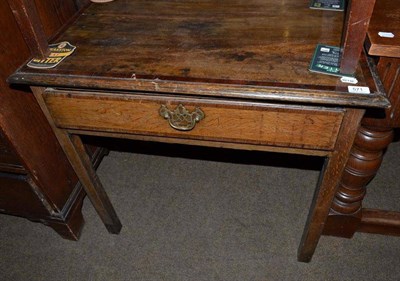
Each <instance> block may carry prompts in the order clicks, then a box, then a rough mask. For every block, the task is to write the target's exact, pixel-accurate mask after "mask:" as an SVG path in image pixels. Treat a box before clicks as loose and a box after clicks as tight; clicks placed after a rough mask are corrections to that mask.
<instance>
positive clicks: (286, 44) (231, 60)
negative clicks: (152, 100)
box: [10, 0, 387, 106]
mask: <svg viewBox="0 0 400 281" xmlns="http://www.w3.org/2000/svg"><path fill="white" fill-rule="evenodd" d="M378 2H379V1H378ZM343 16H344V15H343V13H341V12H334V11H321V10H313V9H310V8H309V0H285V1H281V0H279V1H278V0H229V1H228V0H219V1H215V0H213V1H212V0H204V1H187V0H177V1H163V0H135V1H131V0H118V1H114V2H110V3H106V4H92V5H91V6H90V7H89V8H88V10H86V12H85V13H84V14H83V15H82V16H80V17H79V18H78V20H77V21H76V22H75V23H74V24H73V25H72V26H71V27H70V28H69V29H67V31H66V32H65V33H64V34H62V35H61V36H60V37H59V38H57V39H56V40H55V41H56V42H61V41H68V42H70V43H71V44H73V45H75V46H76V47H77V49H76V50H75V52H74V54H73V55H72V56H70V57H68V58H67V59H65V60H64V61H63V62H61V64H60V65H58V66H57V67H56V68H54V69H49V70H38V69H31V68H28V67H26V66H23V67H22V68H21V69H19V71H18V72H17V73H16V74H15V75H14V76H12V77H11V78H10V81H11V82H16V83H26V84H34V85H38V84H39V85H46V86H49V85H51V86H58V87H81V88H100V89H110V90H141V91H157V92H169V93H171V92H174V93H184V94H196V95H217V96H218V95H222V96H231V97H243V96H244V97H249V98H262V99H266V98H268V99H271V98H272V99H277V100H289V101H299V102H307V101H313V102H317V103H318V102H320V103H328V104H352V105H368V104H369V105H372V106H385V105H387V101H385V100H384V98H383V97H382V95H380V93H378V91H377V90H376V89H374V88H373V89H371V90H372V92H373V94H371V95H360V94H349V93H348V90H347V86H348V85H349V84H344V83H342V82H341V81H340V78H338V77H334V76H328V75H323V74H316V73H312V72H310V71H309V70H308V68H309V64H310V62H311V59H312V56H313V53H314V49H315V47H316V45H317V44H318V43H322V44H327V45H332V46H339V45H340V39H341V30H342V24H343ZM361 64H362V65H363V67H359V69H358V71H357V72H356V77H357V79H358V81H359V84H358V86H365V85H366V84H367V82H368V86H370V85H371V81H372V76H370V75H369V74H368V73H367V74H366V72H365V71H364V70H362V68H363V69H366V62H365V61H362V63H361ZM372 84H374V83H372ZM310 90H311V91H313V94H312V95H311V94H310ZM289 92H290V93H289ZM374 93H377V94H374Z"/></svg>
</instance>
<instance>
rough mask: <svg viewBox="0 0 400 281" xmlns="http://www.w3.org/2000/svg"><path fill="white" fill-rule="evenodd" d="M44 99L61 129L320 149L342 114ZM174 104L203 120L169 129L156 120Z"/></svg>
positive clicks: (137, 97)
mask: <svg viewBox="0 0 400 281" xmlns="http://www.w3.org/2000/svg"><path fill="white" fill-rule="evenodd" d="M44 99H45V102H46V104H47V106H48V108H49V111H50V113H51V115H52V116H53V118H54V121H55V123H56V125H57V126H59V127H62V128H68V129H78V130H86V131H107V132H118V133H130V134H139V135H151V136H162V137H175V138H187V139H201V140H210V141H222V142H234V143H235V142H236V143H249V144H258V145H272V146H280V147H294V148H308V149H323V150H330V149H332V148H333V147H334V143H335V140H336V136H337V134H338V132H339V128H340V125H341V122H342V119H343V115H344V112H343V111H342V110H340V109H327V108H322V107H305V106H291V105H282V104H278V105H277V104H264V103H259V102H258V103H255V102H245V101H237V100H218V99H215V100H214V99H203V98H190V97H179V96H162V95H156V94H154V95H150V94H136V93H135V94H120V93H109V94H107V93H90V92H88V93H86V92H73V91H71V92H66V91H54V90H50V91H49V90H47V91H46V92H45V94H44ZM179 105H182V106H183V107H184V108H185V109H186V110H188V111H189V112H194V111H196V108H199V109H200V110H201V111H202V112H203V113H204V118H203V119H202V120H200V121H199V122H198V123H197V124H195V125H194V127H193V129H191V130H187V128H186V129H185V131H180V130H177V129H174V128H172V126H170V124H169V121H171V119H173V118H170V119H168V120H167V119H165V118H164V117H163V116H161V115H160V108H163V111H164V114H165V111H166V110H167V109H168V110H170V111H173V110H174V109H176V108H177V107H178V106H179ZM183 107H179V109H180V113H182V112H183V111H184V109H183ZM168 114H172V115H173V114H178V113H172V112H169V113H168ZM175 117H176V116H175ZM186 117H187V118H189V119H190V116H188V115H186V116H182V115H180V116H178V117H176V118H175V119H179V118H180V119H184V118H186ZM181 121H182V120H181Z"/></svg>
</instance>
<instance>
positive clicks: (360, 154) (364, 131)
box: [323, 126, 393, 238]
mask: <svg viewBox="0 0 400 281" xmlns="http://www.w3.org/2000/svg"><path fill="white" fill-rule="evenodd" d="M392 139H393V130H392V129H390V128H386V129H385V128H381V129H374V128H371V127H367V126H361V127H360V129H359V131H358V133H357V136H356V139H355V142H354V146H353V148H352V150H351V153H350V157H349V161H348V162H347V165H346V168H345V171H344V173H343V176H342V179H341V182H340V185H339V189H338V191H337V193H336V195H335V198H334V200H333V203H332V207H331V210H330V213H329V216H328V219H327V223H326V225H325V228H324V231H323V234H324V235H333V236H340V237H346V238H351V237H352V236H353V235H354V233H355V232H356V231H357V229H358V228H359V226H360V223H361V217H362V211H361V207H362V200H363V198H364V196H365V193H366V186H367V184H368V183H369V182H370V181H371V180H372V179H373V178H374V176H375V175H376V173H377V171H378V169H379V167H380V165H381V163H382V159H383V153H384V150H385V149H386V148H387V146H388V145H389V144H390V143H391V141H392Z"/></svg>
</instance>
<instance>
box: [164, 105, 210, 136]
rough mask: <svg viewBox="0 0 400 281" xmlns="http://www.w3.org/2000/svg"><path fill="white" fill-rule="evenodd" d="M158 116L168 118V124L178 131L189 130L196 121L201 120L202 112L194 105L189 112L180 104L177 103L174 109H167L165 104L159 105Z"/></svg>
mask: <svg viewBox="0 0 400 281" xmlns="http://www.w3.org/2000/svg"><path fill="white" fill-rule="evenodd" d="M158 112H159V113H160V116H161V117H163V118H165V119H168V122H169V125H170V126H171V127H172V128H174V129H176V130H179V131H190V130H192V129H193V128H194V126H195V125H196V123H197V122H199V121H200V120H202V119H203V118H204V117H205V115H204V112H203V111H202V110H201V109H200V108H198V107H196V109H195V111H193V112H192V113H190V112H189V111H188V110H187V109H186V108H185V107H184V106H183V105H182V104H179V105H178V106H177V107H176V108H175V109H174V111H171V110H169V109H168V108H167V107H166V106H165V105H161V107H160V109H159V110H158Z"/></svg>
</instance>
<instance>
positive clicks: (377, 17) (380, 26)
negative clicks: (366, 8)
mask: <svg viewBox="0 0 400 281" xmlns="http://www.w3.org/2000/svg"><path fill="white" fill-rule="evenodd" d="M379 32H390V33H393V34H394V37H393V38H386V37H381V36H379ZM366 45H367V49H368V54H370V55H374V56H385V57H397V58H400V0H378V1H376V4H375V8H374V13H373V15H372V18H371V22H370V25H369V28H368V36H367V44H366Z"/></svg>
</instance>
